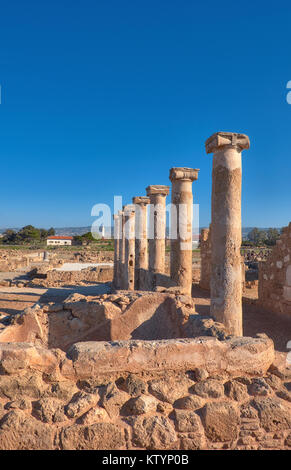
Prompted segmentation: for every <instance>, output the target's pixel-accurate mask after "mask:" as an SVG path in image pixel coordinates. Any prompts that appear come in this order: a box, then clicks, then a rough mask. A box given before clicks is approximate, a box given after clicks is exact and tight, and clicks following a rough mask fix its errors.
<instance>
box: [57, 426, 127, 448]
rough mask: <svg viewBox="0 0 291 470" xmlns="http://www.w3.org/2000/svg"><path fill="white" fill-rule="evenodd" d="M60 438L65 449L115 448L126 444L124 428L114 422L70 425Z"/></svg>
mask: <svg viewBox="0 0 291 470" xmlns="http://www.w3.org/2000/svg"><path fill="white" fill-rule="evenodd" d="M60 440H61V446H62V449H64V450H83V449H85V450H107V449H110V450H114V449H122V448H124V447H125V445H126V442H125V437H124V429H123V428H122V427H121V426H117V425H116V424H113V423H95V424H92V425H91V426H79V425H73V426H69V427H67V428H65V429H63V430H62V432H61V435H60Z"/></svg>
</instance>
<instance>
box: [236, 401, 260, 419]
mask: <svg viewBox="0 0 291 470" xmlns="http://www.w3.org/2000/svg"><path fill="white" fill-rule="evenodd" d="M240 416H241V418H245V419H257V418H258V412H257V410H256V409H255V408H253V407H252V406H251V405H250V404H249V403H245V404H243V405H242V406H241V413H240Z"/></svg>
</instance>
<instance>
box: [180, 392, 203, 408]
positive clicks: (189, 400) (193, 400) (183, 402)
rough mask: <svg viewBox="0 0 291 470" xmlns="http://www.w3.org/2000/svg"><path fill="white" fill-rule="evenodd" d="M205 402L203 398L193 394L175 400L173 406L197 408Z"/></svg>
mask: <svg viewBox="0 0 291 470" xmlns="http://www.w3.org/2000/svg"><path fill="white" fill-rule="evenodd" d="M204 404H205V400H203V399H202V398H201V397H198V396H195V395H188V396H186V397H183V398H179V399H178V400H176V401H175V403H174V407H175V408H178V409H182V410H198V409H199V408H202V407H203V406H204Z"/></svg>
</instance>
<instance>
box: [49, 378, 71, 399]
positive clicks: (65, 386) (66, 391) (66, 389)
mask: <svg viewBox="0 0 291 470" xmlns="http://www.w3.org/2000/svg"><path fill="white" fill-rule="evenodd" d="M77 391H78V388H77V387H76V384H75V383H74V382H70V381H67V380H65V381H61V382H57V383H54V384H52V385H51V387H50V389H49V390H48V391H47V392H46V395H47V396H51V397H54V398H59V399H60V400H65V401H69V400H70V399H71V398H72V396H73V395H74V394H75V393H77Z"/></svg>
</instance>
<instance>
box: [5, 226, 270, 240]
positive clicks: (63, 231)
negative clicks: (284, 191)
mask: <svg viewBox="0 0 291 470" xmlns="http://www.w3.org/2000/svg"><path fill="white" fill-rule="evenodd" d="M203 228H206V227H200V232H201V230H202V229H203ZM253 228H254V227H243V228H242V238H243V239H246V238H247V236H248V234H249V232H250V231H251V230H252V229H253ZM258 228H259V229H260V230H268V228H269V227H267V228H264V227H258ZM5 230H7V228H0V234H1V233H3V232H5ZM11 230H14V231H16V232H17V231H18V230H19V228H11ZM55 231H56V235H67V236H72V237H74V236H75V235H83V234H84V233H87V232H91V226H90V225H88V226H87V227H55ZM167 232H168V230H167ZM110 236H111V230H110V227H105V237H107V238H109V237H110Z"/></svg>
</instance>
